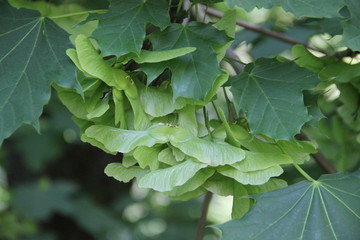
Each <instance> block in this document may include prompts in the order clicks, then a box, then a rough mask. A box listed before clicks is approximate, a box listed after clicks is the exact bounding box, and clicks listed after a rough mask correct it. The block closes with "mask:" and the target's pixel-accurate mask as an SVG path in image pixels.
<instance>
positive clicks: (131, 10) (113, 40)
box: [88, 0, 170, 56]
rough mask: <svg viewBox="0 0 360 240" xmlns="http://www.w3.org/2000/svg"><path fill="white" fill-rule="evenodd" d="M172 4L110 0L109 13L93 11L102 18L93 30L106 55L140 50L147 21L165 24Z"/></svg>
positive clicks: (152, 0) (98, 17)
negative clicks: (169, 6) (169, 5)
mask: <svg viewBox="0 0 360 240" xmlns="http://www.w3.org/2000/svg"><path fill="white" fill-rule="evenodd" d="M167 10H168V4H167V3H166V1H164V0H147V1H143V0H110V8H109V11H108V12H107V13H105V14H97V15H90V16H89V18H88V20H94V19H98V20H99V25H98V27H97V28H96V29H95V31H94V32H93V34H92V36H91V37H93V38H95V39H96V40H97V41H98V43H99V46H100V49H101V50H102V52H103V54H104V55H116V56H121V55H124V54H127V53H129V52H133V53H137V54H138V53H139V52H140V49H141V47H142V44H143V40H144V38H145V25H146V24H147V23H152V24H153V25H155V26H158V27H161V28H164V27H166V26H167V25H169V24H170V20H169V15H168V11H167Z"/></svg>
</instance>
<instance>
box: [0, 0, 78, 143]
mask: <svg viewBox="0 0 360 240" xmlns="http://www.w3.org/2000/svg"><path fill="white" fill-rule="evenodd" d="M0 26H1V27H0V45H1V48H0V56H1V57H0V76H1V83H0V92H1V95H0V96H1V97H0V144H1V143H2V141H3V140H4V139H5V138H7V137H9V136H10V135H11V134H12V133H13V132H14V131H15V130H16V129H17V128H18V127H19V126H20V125H21V124H23V123H27V124H32V125H33V126H34V127H36V128H38V118H39V116H40V114H41V113H42V108H43V106H44V105H45V104H46V103H47V102H48V101H49V98H50V86H51V83H53V82H55V83H56V84H58V85H59V86H61V87H64V88H74V89H76V90H77V91H78V92H81V88H80V85H79V84H78V83H77V82H76V78H75V76H76V75H75V67H74V65H73V64H72V63H71V61H70V59H69V58H68V57H67V56H66V54H65V51H66V49H67V48H70V47H71V43H70V40H69V35H68V34H67V33H66V32H65V31H64V30H62V29H61V28H60V27H58V26H57V25H56V24H55V23H54V22H52V21H51V20H49V19H47V18H43V17H41V16H40V14H39V13H38V12H37V11H32V10H27V9H19V10H16V9H14V8H12V7H11V6H10V5H9V4H8V3H7V2H6V1H1V2H0Z"/></svg>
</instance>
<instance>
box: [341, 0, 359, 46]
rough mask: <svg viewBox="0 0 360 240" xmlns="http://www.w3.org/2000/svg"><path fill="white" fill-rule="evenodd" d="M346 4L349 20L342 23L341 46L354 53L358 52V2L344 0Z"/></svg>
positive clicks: (356, 0) (355, 0)
mask: <svg viewBox="0 0 360 240" xmlns="http://www.w3.org/2000/svg"><path fill="white" fill-rule="evenodd" d="M344 2H345V3H346V5H347V7H348V9H349V11H350V14H351V18H350V19H349V20H347V21H345V22H343V27H344V33H343V34H344V35H343V42H342V43H343V44H344V45H345V46H347V47H349V48H351V49H352V50H354V51H360V15H359V12H360V1H358V0H344Z"/></svg>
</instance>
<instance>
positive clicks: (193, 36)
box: [141, 22, 229, 100]
mask: <svg viewBox="0 0 360 240" xmlns="http://www.w3.org/2000/svg"><path fill="white" fill-rule="evenodd" d="M149 38H150V41H151V42H152V44H153V48H154V50H155V51H160V50H170V49H177V48H183V47H196V51H194V52H191V53H189V54H186V55H184V56H181V57H178V58H176V59H173V60H169V61H165V62H161V63H156V64H146V65H144V66H143V67H142V68H141V70H142V71H144V72H145V73H146V74H147V76H148V83H150V82H151V81H152V80H154V79H155V78H156V77H157V75H158V74H159V73H161V72H162V71H164V70H165V69H166V68H170V70H171V72H172V79H171V81H172V87H173V90H174V98H178V97H187V98H191V99H195V100H199V99H204V98H205V95H206V93H207V92H208V91H209V90H210V89H211V88H212V86H213V84H214V82H215V80H216V78H217V77H218V76H219V75H220V74H221V70H220V66H219V63H218V61H217V58H216V54H215V52H214V50H213V46H214V45H223V44H226V43H227V42H228V41H229V39H228V37H227V36H226V34H225V33H224V32H221V31H218V30H217V29H215V28H214V27H213V26H211V25H206V24H202V23H198V22H191V23H189V24H188V25H186V26H183V25H179V24H172V25H171V26H170V27H169V28H167V29H165V30H164V31H157V32H155V33H153V34H151V35H150V37H149Z"/></svg>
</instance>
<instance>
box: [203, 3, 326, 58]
mask: <svg viewBox="0 0 360 240" xmlns="http://www.w3.org/2000/svg"><path fill="white" fill-rule="evenodd" d="M207 13H208V14H209V15H211V16H213V17H216V18H222V17H223V15H224V14H223V13H222V12H219V11H217V10H215V9H213V8H208V9H207ZM236 25H238V26H241V27H243V28H246V29H249V30H251V31H254V32H258V33H262V34H265V35H268V36H270V37H272V38H276V39H278V40H280V41H283V42H287V43H290V44H294V45H295V44H301V45H303V46H305V47H306V48H308V49H311V50H314V51H317V52H322V53H324V52H323V51H321V50H319V49H316V48H313V47H311V46H309V45H307V44H305V43H303V42H300V41H298V40H296V39H293V38H290V37H287V36H284V35H282V34H280V33H278V32H274V31H271V30H269V29H265V28H262V27H259V26H258V25H255V24H252V23H249V22H245V21H242V20H239V19H237V20H236Z"/></svg>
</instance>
